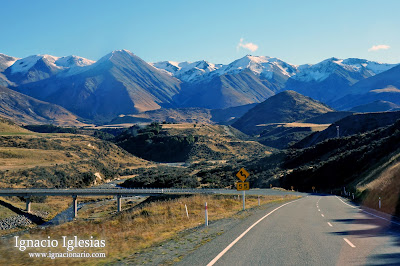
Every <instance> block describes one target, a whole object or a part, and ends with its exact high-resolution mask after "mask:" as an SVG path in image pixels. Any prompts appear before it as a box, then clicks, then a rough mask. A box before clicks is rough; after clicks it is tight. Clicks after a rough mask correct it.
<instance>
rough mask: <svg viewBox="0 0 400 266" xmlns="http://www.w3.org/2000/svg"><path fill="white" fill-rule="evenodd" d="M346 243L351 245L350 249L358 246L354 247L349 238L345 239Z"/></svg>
mask: <svg viewBox="0 0 400 266" xmlns="http://www.w3.org/2000/svg"><path fill="white" fill-rule="evenodd" d="M343 240H344V241H346V243H347V244H349V246H350V247H352V248H355V247H356V246H354V244H353V243H351V242H350V240H348V239H347V238H343Z"/></svg>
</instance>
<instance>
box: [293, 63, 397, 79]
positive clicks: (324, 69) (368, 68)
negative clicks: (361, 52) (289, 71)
mask: <svg viewBox="0 0 400 266" xmlns="http://www.w3.org/2000/svg"><path fill="white" fill-rule="evenodd" d="M395 65H396V64H384V63H378V62H373V61H368V60H365V59H358V58H348V59H344V60H343V59H338V58H335V57H332V58H329V59H326V60H324V61H322V62H320V63H317V64H315V65H310V64H308V65H301V66H299V67H298V71H299V72H298V73H297V74H296V75H293V77H292V78H293V79H295V80H299V81H305V82H309V81H317V82H320V81H323V80H325V79H327V78H328V77H329V76H330V75H332V74H333V73H334V72H335V71H340V70H341V69H343V70H345V71H347V72H349V73H354V74H360V75H363V76H365V77H369V76H374V75H376V74H379V73H382V72H384V71H386V70H389V69H391V68H392V67H394V66H395Z"/></svg>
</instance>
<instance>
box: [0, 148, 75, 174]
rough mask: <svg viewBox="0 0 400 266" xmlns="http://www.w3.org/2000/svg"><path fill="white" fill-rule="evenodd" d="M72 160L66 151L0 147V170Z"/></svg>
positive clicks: (62, 162) (63, 162)
mask: <svg viewBox="0 0 400 266" xmlns="http://www.w3.org/2000/svg"><path fill="white" fill-rule="evenodd" d="M73 160H74V159H73V158H70V157H68V156H67V152H65V151H55V150H39V149H23V148H13V147H7V148H5V147H1V148H0V170H10V169H24V168H30V167H36V166H49V165H54V164H65V163H69V162H71V161H73ZM75 160H76V158H75Z"/></svg>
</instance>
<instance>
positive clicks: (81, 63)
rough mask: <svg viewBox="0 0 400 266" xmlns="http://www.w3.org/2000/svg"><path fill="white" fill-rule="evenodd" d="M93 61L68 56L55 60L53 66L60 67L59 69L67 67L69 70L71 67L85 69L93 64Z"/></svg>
mask: <svg viewBox="0 0 400 266" xmlns="http://www.w3.org/2000/svg"><path fill="white" fill-rule="evenodd" d="M94 63H95V61H92V60H89V59H86V58H83V57H80V56H76V55H70V56H63V57H60V58H58V59H57V61H55V64H56V65H57V66H61V67H67V68H71V67H85V66H90V65H92V64H94Z"/></svg>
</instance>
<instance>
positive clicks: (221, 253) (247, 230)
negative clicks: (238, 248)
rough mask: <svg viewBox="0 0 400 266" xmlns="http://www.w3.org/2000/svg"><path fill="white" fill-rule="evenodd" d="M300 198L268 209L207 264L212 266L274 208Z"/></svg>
mask: <svg viewBox="0 0 400 266" xmlns="http://www.w3.org/2000/svg"><path fill="white" fill-rule="evenodd" d="M298 200H300V199H297V200H294V201H291V202H288V203H285V204H283V205H281V206H279V207H277V208H275V209H273V210H272V211H270V212H269V213H268V214H266V215H264V216H263V217H261V218H260V219H259V220H258V221H257V222H255V223H254V224H252V225H251V226H250V227H249V228H247V229H246V231H244V232H243V233H242V234H241V235H240V236H238V237H237V238H236V239H235V240H233V241H232V243H230V244H229V245H228V246H227V247H226V248H225V249H224V250H222V251H221V252H220V253H219V254H218V255H217V256H216V257H215V258H214V259H213V260H212V261H210V262H209V263H208V264H207V266H212V265H214V264H215V263H216V262H217V261H218V260H219V259H220V258H221V257H222V256H223V255H224V254H225V253H226V252H227V251H228V250H230V249H231V247H233V246H234V245H235V244H236V243H237V242H238V241H239V240H240V239H241V238H242V237H244V236H245V235H246V234H247V233H248V232H249V231H250V230H251V229H252V228H253V227H254V226H256V225H257V224H258V223H260V222H261V221H262V220H264V219H265V218H267V217H268V216H269V215H271V214H272V213H273V212H275V211H276V210H278V209H280V208H282V207H283V206H286V205H288V204H291V203H293V202H296V201H298Z"/></svg>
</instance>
